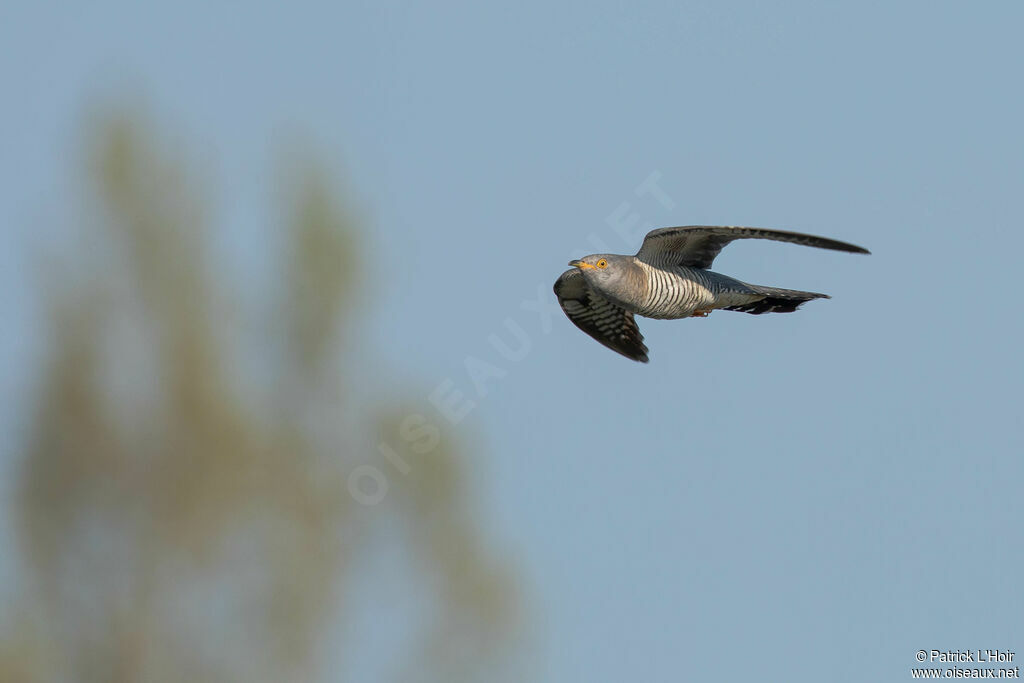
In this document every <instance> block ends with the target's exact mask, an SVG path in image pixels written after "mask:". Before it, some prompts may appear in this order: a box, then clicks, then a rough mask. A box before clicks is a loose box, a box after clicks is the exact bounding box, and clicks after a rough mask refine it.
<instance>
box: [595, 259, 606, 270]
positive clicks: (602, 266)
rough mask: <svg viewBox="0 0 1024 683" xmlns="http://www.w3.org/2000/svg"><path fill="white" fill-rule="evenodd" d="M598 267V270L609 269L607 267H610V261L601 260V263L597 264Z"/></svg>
mask: <svg viewBox="0 0 1024 683" xmlns="http://www.w3.org/2000/svg"><path fill="white" fill-rule="evenodd" d="M597 267H598V268H607V267H608V261H606V260H604V259H600V260H599V261H598V262H597Z"/></svg>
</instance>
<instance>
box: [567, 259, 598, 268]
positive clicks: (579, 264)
mask: <svg viewBox="0 0 1024 683" xmlns="http://www.w3.org/2000/svg"><path fill="white" fill-rule="evenodd" d="M569 265H570V266H576V267H577V268H579V269H580V270H586V269H587V268H593V267H594V266H592V265H590V264H589V263H584V262H583V261H569Z"/></svg>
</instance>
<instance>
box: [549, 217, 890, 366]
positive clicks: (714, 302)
mask: <svg viewBox="0 0 1024 683" xmlns="http://www.w3.org/2000/svg"><path fill="white" fill-rule="evenodd" d="M739 239H763V240H775V241H777V242H792V243H794V244H802V245H804V246H808V247H818V248H820V249H833V250H835V251H848V252H852V253H855V254H870V253H871V252H869V251H868V250H867V249H865V248H863V247H858V246H856V245H854V244H848V243H846V242H840V241H839V240H833V239H829V238H827V237H816V236H815V235H804V234H802V233H799V232H787V231H784V230H767V229H764V228H740V227H727V226H713V225H691V226H686V227H679V228H659V229H658V230H652V231H650V232H649V233H647V236H646V237H644V243H643V245H641V247H640V251H638V252H637V253H636V256H625V255H622V254H591V255H590V256H584V257H583V258H581V259H578V260H575V261H570V262H569V265H570V266H573V267H572V268H570V269H569V270H567V271H565V272H564V273H562V275H561V277H559V278H558V280H557V281H556V282H555V296H557V297H558V303H559V304H560V305H561V306H562V310H563V311H565V315H566V316H568V318H569V320H571V321H572V323H573V324H574V325H576V327H578V328H580V329H581V330H583V331H584V332H586V333H587V334H589V335H590V336H591V337H593V338H594V339H596V340H597V341H599V342H601V343H602V344H604V345H605V346H607V347H608V348H610V349H611V350H613V351H616V352H618V353H621V354H622V355H623V356H625V357H626V358H631V359H632V360H636V361H640V362H643V363H646V362H647V346H645V345H644V337H643V335H642V334H640V328H639V327H637V324H636V320H635V319H634V317H633V316H634V315H642V316H644V317H647V318H657V319H663V320H665V319H670V320H675V319H677V318H689V317H691V316H692V317H699V318H704V317H707V315H708V313H710V312H711V311H713V310H715V309H719V308H720V309H722V310H726V311H742V312H744V313H752V314H754V315H760V314H761V313H791V312H793V311H795V310H796V309H797V308H799V307H800V305H801V304H802V303H804V302H806V301H810V300H811V299H828V298H830V297H829V296H828V295H827V294H818V293H816V292H801V291H799V290H795V289H779V288H778V287H764V286H762V285H751V284H747V283H746V282H740V281H739V280H735V279H733V278H731V277H728V276H727V275H721V274H720V273H715V272H712V271H710V270H708V268H710V267H711V263H712V262H713V261H714V260H715V257H716V256H718V253H719V252H720V251H722V249H723V247H725V245H727V244H729V243H730V242H732V241H733V240H739Z"/></svg>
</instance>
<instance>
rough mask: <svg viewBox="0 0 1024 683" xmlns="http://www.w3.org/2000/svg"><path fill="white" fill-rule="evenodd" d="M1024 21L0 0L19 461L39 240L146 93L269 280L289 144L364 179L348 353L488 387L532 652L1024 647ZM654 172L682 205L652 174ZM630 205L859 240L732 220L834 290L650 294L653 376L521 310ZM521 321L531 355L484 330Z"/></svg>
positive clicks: (819, 661) (798, 276)
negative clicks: (1022, 297) (83, 146)
mask: <svg viewBox="0 0 1024 683" xmlns="http://www.w3.org/2000/svg"><path fill="white" fill-rule="evenodd" d="M1022 25H1024V8H1022V6H1021V5H1020V4H1019V3H1012V2H989V3H984V4H980V3H976V4H966V3H945V2H907V3H899V4H898V5H895V4H894V3H881V2H862V3H847V4H845V5H844V6H839V5H838V4H836V3H815V2H788V3H761V2H735V3H729V4H723V3H718V2H711V1H708V2H682V3H669V2H664V3H662V2H646V3H628V4H627V3H614V2H588V3H583V2H572V3H562V4H559V5H557V6H551V5H550V4H548V3H529V2H528V3H518V4H516V5H515V6H514V7H504V8H498V7H491V6H480V5H478V4H469V3H467V4H466V5H465V6H462V5H460V4H454V3H432V4H431V6H430V7H427V6H422V7H412V8H410V7H402V6H401V5H400V4H398V3H368V2H366V3H354V4H351V5H349V6H346V7H344V8H342V7H341V6H340V5H338V6H336V5H334V4H327V3H325V4H324V5H322V6H310V5H304V6H291V7H289V8H288V9H281V8H275V7H272V6H270V5H269V4H268V5H266V6H263V5H260V4H258V3H253V4H246V5H240V4H234V3H231V4H227V3H226V4H223V5H221V6H218V7H210V6H208V4H207V3H198V2H179V3H174V4H173V6H168V7H164V8H162V9H151V8H145V9H143V8H141V7H139V6H137V5H136V4H135V3H123V4H121V5H118V4H117V3H90V5H89V7H88V9H85V7H84V6H83V7H81V8H76V9H62V8H58V7H53V6H47V5H46V4H45V3H8V4H7V5H6V7H5V9H3V10H0V82H3V83H4V87H5V92H6V97H5V98H4V102H5V104H4V106H3V107H2V108H0V130H2V131H4V133H3V136H2V137H0V155H2V161H0V221H2V222H3V225H4V233H3V235H4V245H3V248H2V249H0V306H2V309H3V311H4V319H5V324H4V333H3V335H2V336H0V382H2V385H3V387H4V390H3V391H2V392H0V425H2V426H4V427H5V431H6V433H8V434H12V435H13V437H12V439H10V440H8V444H9V445H8V446H7V450H8V452H12V451H13V446H11V445H10V444H14V443H16V440H17V438H18V434H19V429H20V428H21V427H22V425H23V419H24V415H25V404H26V402H25V399H24V391H25V389H26V388H27V387H28V386H30V380H31V375H30V374H29V371H28V370H26V368H27V367H29V363H30V361H31V360H32V359H34V358H35V357H36V352H35V351H34V349H36V348H37V347H38V344H39V342H40V341H41V340H40V337H39V334H40V330H39V327H38V320H37V317H36V316H37V312H36V309H35V304H36V299H35V298H34V295H33V294H32V292H33V288H32V285H33V283H32V280H31V270H30V268H29V266H28V263H27V260H26V254H27V253H30V251H31V249H32V248H34V247H37V246H39V245H40V244H42V243H46V242H48V241H53V240H60V239H62V234H61V232H60V229H59V228H55V227H54V226H59V225H61V224H62V221H61V217H62V216H66V215H67V214H68V213H69V212H72V211H73V210H74V206H75V204H74V202H75V201H76V198H75V196H74V195H73V194H71V193H70V191H69V189H68V188H70V187H74V184H73V182H72V179H73V176H74V173H75V171H76V168H75V165H74V164H75V159H76V158H77V157H76V154H77V151H76V150H77V149H78V146H79V143H80V135H81V132H82V130H83V128H82V126H83V119H84V118H85V117H87V116H88V115H89V114H90V112H92V111H94V108H95V107H96V106H97V104H98V103H102V102H104V101H105V99H104V98H110V97H113V98H115V99H116V98H121V97H125V96H127V97H129V98H140V99H142V100H143V101H145V102H146V103H147V106H148V108H149V110H150V111H151V112H152V114H153V117H154V118H155V119H156V120H157V122H158V123H159V124H161V126H162V127H164V128H165V129H166V130H169V131H170V134H171V135H173V136H175V137H176V138H180V139H182V140H184V141H185V143H186V145H185V146H186V148H187V149H188V154H190V155H191V156H192V158H194V159H197V160H198V162H199V163H200V164H203V165H204V168H205V172H206V173H207V174H208V176H209V177H210V178H211V179H212V180H213V181H214V184H215V187H216V188H217V189H216V194H217V197H218V204H217V212H216V215H217V218H218V220H219V223H220V224H222V225H223V226H225V232H224V234H223V244H222V246H223V247H224V248H225V251H226V252H228V253H230V254H231V258H232V259H233V262H234V263H235V265H237V268H238V271H239V277H240V278H242V280H243V281H244V280H245V278H251V279H253V280H254V281H255V282H257V288H256V291H258V280H259V277H260V274H261V272H262V271H261V269H264V268H265V266H266V263H267V262H268V259H269V254H268V253H267V249H268V247H266V246H265V241H264V240H261V239H258V238H257V236H259V235H265V234H266V233H267V231H269V230H271V229H272V227H273V224H274V221H275V220H276V216H275V215H273V213H272V212H269V211H268V210H269V209H270V208H272V205H268V202H267V197H268V196H269V197H273V196H274V193H275V192H276V191H277V190H276V187H277V183H278V181H279V177H278V176H277V175H275V173H276V171H275V167H274V164H275V160H276V159H277V158H278V157H277V153H278V151H279V149H280V147H281V146H282V145H286V144H287V143H288V141H290V140H294V139H296V138H297V137H298V138H300V139H301V138H305V139H308V140H310V141H311V142H310V144H311V145H315V146H316V148H317V149H318V150H319V151H320V154H321V156H322V157H323V158H325V159H326V160H327V161H328V163H329V164H330V165H331V166H332V167H333V168H335V169H336V170H337V172H338V175H339V178H343V179H344V181H345V182H346V183H347V184H348V185H349V186H350V187H351V188H352V191H353V195H354V196H355V197H356V198H357V201H358V204H359V207H360V210H361V211H362V215H363V216H364V218H365V220H366V223H367V225H368V230H367V233H366V235H365V238H364V247H365V249H366V253H367V254H368V256H369V259H368V260H369V261H370V262H371V264H372V265H370V267H369V271H370V274H371V275H372V277H373V278H374V282H376V285H375V289H374V291H373V292H372V294H370V295H369V297H368V299H369V301H370V302H371V303H372V306H369V305H368V306H367V309H368V310H370V309H372V311H373V313H372V315H370V320H369V325H368V329H367V330H366V335H365V338H364V339H363V341H362V344H363V345H364V350H365V352H366V353H368V354H372V356H373V358H375V359H376V360H377V361H378V362H379V363H380V364H381V365H382V366H386V367H388V368H391V370H389V377H388V380H389V386H391V387H394V389H393V391H394V392H396V393H397V392H398V391H400V390H401V391H402V392H405V393H408V391H409V390H410V389H409V388H410V387H412V391H413V392H414V394H415V393H416V392H419V394H421V395H422V396H423V398H424V400H426V399H427V396H428V395H429V394H430V393H431V391H432V390H434V389H435V387H437V386H438V385H439V384H441V383H442V382H444V381H446V380H450V381H451V382H452V386H453V387H455V388H456V389H457V390H459V391H462V392H463V393H464V394H465V395H466V396H467V397H468V398H470V399H472V400H474V401H475V407H474V408H473V410H472V411H471V412H470V413H469V414H468V415H467V417H466V418H465V419H464V420H463V421H462V423H460V425H459V428H460V429H461V430H462V431H463V432H468V433H469V434H470V435H471V442H472V443H473V444H474V445H476V446H478V448H477V449H475V450H474V451H473V453H474V458H475V460H476V461H474V462H473V467H474V472H475V481H476V482H477V484H476V486H475V491H474V493H475V497H476V499H477V500H478V502H479V508H480V511H481V515H482V516H483V518H484V519H486V520H487V522H486V523H487V525H488V528H489V529H490V530H491V531H492V532H493V534H494V537H495V538H496V539H500V543H501V544H502V545H503V547H504V548H505V549H506V550H507V552H508V553H510V554H512V555H514V556H515V557H516V561H517V562H518V563H519V564H520V566H521V568H522V571H523V573H524V575H525V576H526V584H527V588H528V591H529V595H530V601H531V605H532V606H531V612H532V620H533V622H532V625H533V627H535V632H536V637H534V638H533V640H534V641H535V644H534V646H533V647H534V652H533V655H532V656H533V657H535V658H536V665H535V669H536V674H537V675H536V678H537V679H538V680H544V681H566V680H656V681H660V680H679V679H680V678H684V679H690V678H692V679H694V680H747V679H749V680H766V679H767V680H790V681H820V680H834V681H861V680H896V679H900V678H906V677H907V676H908V675H909V672H908V669H910V668H911V667H912V666H914V665H915V664H914V653H915V652H916V651H917V650H918V649H922V648H924V649H932V648H937V649H957V648H959V649H978V648H1001V649H1010V650H1018V651H1022V652H1024V625H1022V624H1024V621H1022V620H1021V618H1020V609H1021V604H1022V598H1024V588H1022V587H1021V583H1020V580H1019V577H1020V576H1022V575H1024V550H1022V547H1024V546H1022V544H1021V532H1020V521H1021V519H1022V517H1024V504H1022V502H1021V500H1022V497H1021V495H1020V494H1021V482H1022V477H1024V464H1022V458H1021V455H1022V452H1024V443H1022V438H1021V429H1020V426H1019V423H1018V421H1019V419H1020V406H1021V403H1020V390H1021V386H1022V384H1024V382H1022V380H1024V372H1022V362H1021V356H1020V351H1019V346H1020V343H1021V342H1020V340H1021V337H1022V332H1024V328H1022V323H1021V320H1022V318H1021V315H1020V313H1019V311H1018V310H1017V308H1016V303H1017V299H1018V298H1019V296H1018V294H1017V292H1018V290H1019V287H1020V285H1019V282H1018V280H1019V275H1018V273H1019V266H1018V260H1019V258H1020V254H1021V253H1022V252H1024V237H1022V233H1021V204H1022V196H1024V195H1022V189H1024V129H1022V126H1021V121H1024V90H1022V89H1021V87H1020V78H1021V68H1022V66H1024V46H1022V45H1021V42H1020V27H1021V26H1022ZM651 174H656V177H657V178H658V183H659V187H660V188H662V189H663V191H664V192H665V194H666V195H667V197H669V198H670V200H671V201H670V204H671V208H668V207H666V206H665V204H664V203H662V202H659V201H657V199H656V198H655V197H653V196H651V195H643V196H640V195H638V194H637V192H636V188H637V186H638V185H640V184H641V183H642V182H643V181H644V180H645V179H648V178H649V177H651ZM624 204H627V205H628V208H627V209H626V215H632V214H636V215H637V219H636V221H637V222H636V228H635V230H636V232H638V233H642V232H643V231H644V230H645V229H646V228H654V227H659V226H663V225H680V224H702V223H712V224H739V225H760V226H766V227H776V228H782V229H789V230H798V231H802V232H812V233H818V234H822V235H826V236H830V237H835V238H838V239H843V240H848V241H851V242H854V243H857V244H861V245H864V246H866V247H868V248H869V249H871V250H872V252H873V255H871V256H868V257H861V256H851V255H847V254H837V253H832V252H824V251H818V250H811V249H805V248H801V247H797V246H793V245H780V244H772V243H756V242H753V241H749V242H742V243H738V244H736V245H733V246H731V247H729V249H727V250H726V251H725V252H724V253H723V255H722V256H721V257H720V258H719V260H718V261H716V263H715V269H716V270H719V271H721V272H724V273H727V274H729V275H732V276H735V277H738V278H739V279H742V280H745V281H749V282H755V283H760V284H767V285H775V286H782V287H793V288H797V289H809V290H814V291H823V292H828V293H830V294H832V295H833V297H834V299H833V300H831V301H822V302H812V303H809V304H808V305H807V306H805V307H804V308H803V309H801V311H799V312H798V313H796V314H793V315H776V316H759V317H755V316H748V315H742V314H732V313H727V312H718V313H714V314H712V315H711V316H710V317H709V318H708V319H706V320H698V319H694V320H685V321H648V320H643V321H641V329H642V330H643V332H644V334H645V335H646V337H647V344H648V346H649V347H650V349H651V363H650V364H649V365H647V366H642V365H639V364H635V363H631V362H630V361H627V360H625V359H623V358H621V357H619V356H617V355H615V354H614V353H612V352H610V351H608V350H607V349H605V348H603V347H601V346H600V345H598V344H597V343H595V342H594V341H592V340H591V339H589V338H587V337H586V336H584V335H583V334H582V333H580V332H579V331H578V330H576V329H575V328H574V327H573V326H572V325H571V324H569V322H568V321H567V320H565V319H564V318H561V317H557V318H553V319H551V320H550V326H547V325H546V324H545V322H544V320H545V318H543V317H542V316H540V315H538V314H537V313H536V312H534V311H532V310H526V309H524V308H523V302H524V301H525V302H530V301H537V296H538V294H537V293H538V288H543V290H544V291H545V292H549V291H550V289H549V288H550V285H551V283H552V282H553V281H554V279H555V278H556V277H557V276H558V275H559V273H561V272H562V270H564V269H565V263H566V261H567V260H568V259H569V258H570V256H574V255H579V254H581V253H584V251H591V250H592V249H589V248H588V246H587V245H588V240H589V239H591V238H596V239H599V240H602V241H604V242H605V243H606V244H608V245H609V246H610V247H612V249H613V251H621V252H627V253H629V252H632V251H635V249H636V247H638V246H639V240H636V241H635V242H633V243H631V244H630V243H627V240H624V239H623V238H622V237H621V235H619V234H618V233H617V232H616V231H615V230H614V229H613V228H612V226H611V225H610V224H609V217H610V216H612V215H613V214H616V212H617V211H620V210H621V207H622V206H623V205H624ZM550 301H551V300H549V302H550ZM506 319H511V320H512V321H513V325H517V326H518V327H519V328H520V329H521V330H522V331H523V332H524V333H525V334H526V336H527V337H528V339H529V349H528V351H527V352H526V353H525V354H524V357H523V358H521V359H519V360H514V361H510V360H507V359H505V358H502V356H501V355H500V354H499V353H498V352H497V351H496V350H495V348H494V347H493V346H492V344H491V343H490V342H489V341H488V338H489V336H490V335H492V334H497V335H498V336H499V337H500V338H502V339H505V340H508V341H509V343H512V340H513V339H515V337H514V336H513V335H512V334H511V333H510V332H509V331H508V329H507V328H506V327H505V324H506V323H505V321H506ZM467 358H470V359H476V360H470V361H468V362H469V365H470V366H471V367H476V368H480V367H489V368H490V372H491V373H492V374H493V375H495V376H494V377H493V378H492V379H491V380H490V381H487V382H486V383H485V384H484V387H485V390H486V395H484V396H480V395H478V391H477V389H476V388H475V387H474V384H473V381H472V379H471V378H470V376H469V375H468V374H467V369H466V365H467ZM482 363H486V364H488V365H487V366H483V365H481V364H482ZM498 375H500V376H498ZM387 391H388V390H384V392H383V393H387ZM432 417H433V419H435V420H437V421H438V423H439V424H445V421H444V418H443V417H441V416H440V415H439V414H434V415H433V416H432ZM496 542H498V541H496Z"/></svg>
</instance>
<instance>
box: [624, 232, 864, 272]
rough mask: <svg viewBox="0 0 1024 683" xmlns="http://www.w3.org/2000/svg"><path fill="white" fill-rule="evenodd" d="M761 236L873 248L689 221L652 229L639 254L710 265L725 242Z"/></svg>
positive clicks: (654, 261) (663, 261) (667, 262)
mask: <svg viewBox="0 0 1024 683" xmlns="http://www.w3.org/2000/svg"><path fill="white" fill-rule="evenodd" d="M741 239H762V240H775V241H776V242H792V243H794V244H802V245H804V246H807V247H818V248H820V249H834V250H836V251H850V252H854V253H857V254H870V253H871V252H870V251H868V250H867V249H865V248H863V247H858V246H857V245H855V244H847V243H846V242H840V241H839V240H832V239H829V238H827V237H817V236H815V235H805V234H803V233H799V232H788V231H786V230H767V229H765V228H738V227H727V226H717V225H689V226H685V227H680V228H659V229H657V230H651V231H650V232H649V233H647V237H645V238H644V243H643V245H642V246H641V247H640V251H638V252H637V254H636V256H637V258H638V259H640V260H641V261H645V262H647V263H650V264H651V265H656V266H690V267H692V268H710V267H711V263H712V262H713V261H714V260H715V257H716V256H718V252H720V251H722V248H723V247H725V245H727V244H729V242H732V241H733V240H741Z"/></svg>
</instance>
